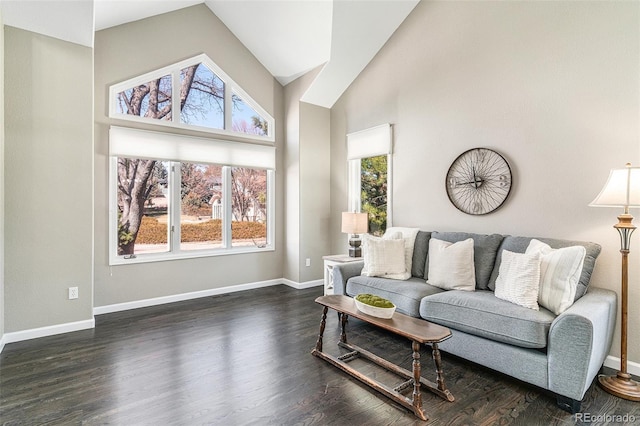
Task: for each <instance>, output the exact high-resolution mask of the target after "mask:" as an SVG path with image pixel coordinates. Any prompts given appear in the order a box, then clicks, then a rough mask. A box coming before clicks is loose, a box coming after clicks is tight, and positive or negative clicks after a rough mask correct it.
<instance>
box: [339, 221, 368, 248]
mask: <svg viewBox="0 0 640 426" xmlns="http://www.w3.org/2000/svg"><path fill="white" fill-rule="evenodd" d="M368 229H369V215H368V214H367V213H351V212H342V232H344V233H345V234H351V235H352V236H351V237H349V256H351V257H360V256H362V249H361V248H360V244H361V243H362V241H361V240H360V238H359V237H358V234H364V233H366V232H367V230H368Z"/></svg>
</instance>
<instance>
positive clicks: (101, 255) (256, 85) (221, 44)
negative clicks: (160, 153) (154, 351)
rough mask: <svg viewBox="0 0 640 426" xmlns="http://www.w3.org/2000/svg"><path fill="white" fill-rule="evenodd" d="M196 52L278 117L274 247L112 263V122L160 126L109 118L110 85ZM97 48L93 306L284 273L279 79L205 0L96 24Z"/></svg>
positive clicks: (276, 276) (204, 288)
mask: <svg viewBox="0 0 640 426" xmlns="http://www.w3.org/2000/svg"><path fill="white" fill-rule="evenodd" d="M200 53H206V54H207V55H208V56H209V57H210V58H211V59H212V60H213V61H214V62H215V63H216V64H217V65H218V66H220V68H222V69H223V70H224V71H225V73H227V74H228V75H229V76H230V77H231V78H232V79H233V80H234V81H235V82H236V83H238V84H239V85H240V86H241V87H242V88H243V89H244V90H245V91H246V92H247V93H248V94H249V95H250V96H251V97H252V98H253V99H254V100H255V101H256V102H258V103H259V104H260V105H261V106H262V107H263V108H264V109H265V110H266V111H267V112H269V113H270V114H271V115H272V116H274V118H275V120H276V151H277V170H276V176H277V179H276V181H277V182H276V202H277V204H276V240H275V241H276V250H275V251H271V252H264V253H251V254H236V255H227V256H216V257H207V258H198V259H188V260H173V261H168V262H155V263H145V264H133V265H119V266H112V267H109V265H108V249H109V247H108V244H109V240H108V232H109V226H108V225H109V224H108V205H109V199H108V196H109V194H108V155H107V154H108V146H109V140H108V130H109V125H111V124H115V125H122V126H127V127H137V128H148V129H155V130H158V127H157V126H155V127H154V126H153V125H140V124H137V123H133V122H123V121H121V120H120V121H119V120H113V119H110V118H108V102H109V101H108V90H109V86H110V85H112V84H114V83H118V82H121V81H124V80H127V79H129V78H132V77H136V76H138V75H141V74H144V73H147V72H149V71H153V70H156V69H159V68H162V67H164V66H167V65H171V64H173V63H176V62H178V61H180V60H183V59H187V58H190V57H193V56H196V55H198V54H200ZM94 54H95V122H96V129H95V260H94V267H95V306H96V307H99V306H106V305H111V304H117V303H124V302H131V301H138V300H144V299H149V298H155V297H162V296H171V295H176V294H182V293H189V292H194V291H201V290H209V289H215V288H220V287H226V286H233V285H237V284H245V283H253V282H259V281H265V280H270V279H276V278H282V276H283V274H282V256H283V255H282V253H283V251H284V249H283V246H284V244H283V231H282V229H283V213H282V212H283V206H284V204H283V203H284V200H283V199H282V197H281V194H282V193H283V192H282V191H283V178H282V175H283V171H282V164H283V162H282V140H283V135H284V133H283V132H284V131H283V111H284V104H283V89H282V86H280V84H279V83H278V82H277V81H276V80H275V79H274V78H273V76H271V74H269V72H268V71H267V70H266V69H265V68H264V67H263V66H262V65H261V64H260V63H259V62H258V61H257V60H256V58H255V57H254V56H253V55H252V54H251V53H250V52H249V51H248V50H247V49H246V48H245V47H244V46H243V45H242V44H241V43H240V41H238V39H236V37H235V36H234V35H233V34H232V33H231V32H230V31H229V30H228V29H227V28H226V27H225V26H224V25H223V24H222V22H220V20H219V19H218V18H217V17H216V16H215V15H214V14H213V13H211V11H210V10H209V9H208V8H207V7H206V6H204V5H202V4H201V5H197V6H193V7H190V8H186V9H181V10H178V11H176V12H172V13H167V14H164V15H159V16H156V17H152V18H148V19H144V20H141V21H136V22H133V23H130V24H125V25H121V26H118V27H114V28H109V29H106V30H102V31H99V32H97V33H96V38H95V49H94ZM161 130H162V131H165V130H167V128H165V127H163V128H162V129H161ZM167 131H174V130H167ZM182 133H193V134H198V133H195V132H182ZM199 135H200V136H202V134H199Z"/></svg>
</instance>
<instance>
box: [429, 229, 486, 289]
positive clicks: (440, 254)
mask: <svg viewBox="0 0 640 426" xmlns="http://www.w3.org/2000/svg"><path fill="white" fill-rule="evenodd" d="M427 284H431V285H433V286H436V287H439V288H441V289H444V290H465V291H474V290H475V289H476V275H475V268H474V267H473V240H472V239H471V238H467V239H466V240H464V241H458V242H457V243H450V242H448V241H442V240H438V239H437V238H431V240H430V241H429V280H428V281H427Z"/></svg>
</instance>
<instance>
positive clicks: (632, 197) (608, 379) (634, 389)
mask: <svg viewBox="0 0 640 426" xmlns="http://www.w3.org/2000/svg"><path fill="white" fill-rule="evenodd" d="M589 205H590V206H596V207H622V208H623V209H624V210H623V213H622V214H620V215H619V216H618V223H617V224H615V225H614V226H613V227H614V228H615V229H616V230H617V231H618V233H619V234H620V253H621V254H622V274H621V275H622V279H621V282H622V300H621V304H620V305H621V310H622V312H621V315H620V316H621V321H620V371H618V373H617V374H616V375H615V376H606V375H600V376H598V382H599V383H600V386H602V388H603V389H604V390H606V391H607V392H609V393H610V394H613V395H615V396H618V397H620V398H624V399H629V400H631V401H640V383H638V382H636V381H635V380H633V379H631V375H630V374H629V373H628V372H627V323H628V306H629V291H628V287H629V261H628V256H629V248H630V246H631V234H632V233H633V231H634V230H635V229H636V227H635V225H633V223H632V221H633V216H631V215H630V214H629V208H634V207H640V167H631V164H630V163H627V166H626V167H625V168H624V169H614V170H611V173H610V174H609V179H608V180H607V183H606V184H605V185H604V188H602V191H600V194H598V196H597V197H596V198H595V200H593V201H592V202H591V204H589Z"/></svg>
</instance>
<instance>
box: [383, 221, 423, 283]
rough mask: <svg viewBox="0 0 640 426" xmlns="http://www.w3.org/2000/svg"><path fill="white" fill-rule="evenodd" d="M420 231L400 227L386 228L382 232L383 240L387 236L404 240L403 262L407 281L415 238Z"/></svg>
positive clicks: (409, 274) (411, 263)
mask: <svg viewBox="0 0 640 426" xmlns="http://www.w3.org/2000/svg"><path fill="white" fill-rule="evenodd" d="M419 231H420V229H418V228H406V227H400V226H393V227H390V228H387V230H386V231H385V232H384V235H383V238H387V237H388V236H395V235H397V234H400V235H401V238H402V239H404V257H405V259H404V261H405V269H406V272H407V276H406V278H403V279H407V278H409V277H410V276H411V271H412V265H413V251H414V246H415V242H416V236H417V235H418V232H419Z"/></svg>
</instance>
